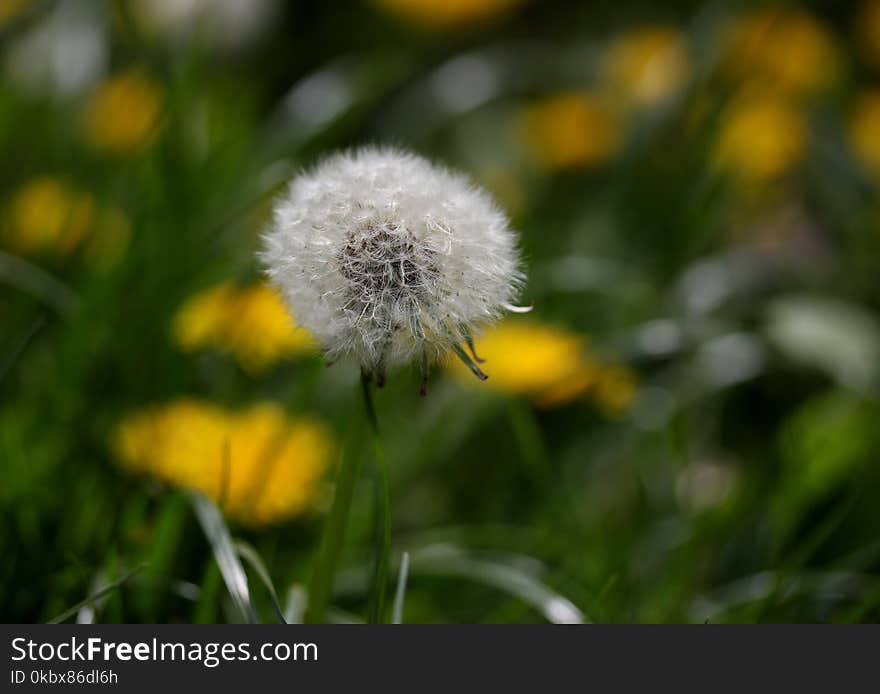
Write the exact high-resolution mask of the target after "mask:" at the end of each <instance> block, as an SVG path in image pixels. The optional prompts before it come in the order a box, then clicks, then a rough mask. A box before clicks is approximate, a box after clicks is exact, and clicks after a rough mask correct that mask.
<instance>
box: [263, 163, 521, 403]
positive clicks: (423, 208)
mask: <svg viewBox="0 0 880 694" xmlns="http://www.w3.org/2000/svg"><path fill="white" fill-rule="evenodd" d="M264 241H265V250H264V252H263V254H262V259H263V261H264V263H265V265H266V268H267V273H268V275H269V277H270V278H271V280H272V282H273V283H274V284H275V285H276V286H277V287H278V288H279V290H280V291H281V293H282V295H283V296H284V298H285V300H286V302H287V306H288V308H289V309H290V311H291V313H292V314H293V315H294V316H296V320H297V322H298V323H299V324H300V325H302V326H303V327H305V328H306V329H307V330H309V331H310V332H311V333H312V334H313V335H314V336H315V337H316V338H317V339H318V341H319V343H320V344H321V345H322V347H323V349H324V351H325V353H326V357H327V359H328V360H329V361H335V360H336V359H338V358H339V357H343V356H352V357H354V358H355V359H357V361H358V362H359V363H360V365H361V367H362V369H363V370H364V371H365V372H367V373H369V374H372V375H373V376H374V377H375V378H376V380H377V382H378V383H380V384H381V383H382V382H383V381H384V378H385V373H386V370H387V369H388V368H391V367H394V366H398V365H401V364H405V363H407V362H411V361H416V360H418V361H419V362H420V363H421V364H422V369H423V379H426V377H427V369H428V367H429V366H430V364H431V363H433V362H436V361H437V360H438V359H439V358H440V357H441V356H442V355H443V354H445V353H447V352H448V351H449V350H450V349H451V350H453V351H454V352H455V353H456V354H458V355H459V356H462V358H463V360H465V361H466V363H467V362H470V365H472V366H471V368H472V370H473V372H474V373H475V374H477V375H478V376H480V377H481V378H482V377H483V375H482V372H481V371H480V369H479V368H477V367H476V364H474V363H473V360H471V359H470V357H469V356H468V355H467V353H466V352H465V351H464V349H462V347H461V344H462V343H465V344H467V343H468V341H469V339H470V336H471V335H473V334H474V333H475V332H476V330H477V328H478V327H479V326H480V325H482V324H485V323H491V322H493V321H494V320H496V319H498V318H499V317H500V316H501V315H502V314H503V313H504V312H505V311H506V310H508V308H509V307H510V306H511V305H512V302H513V301H514V300H515V298H516V295H517V293H518V291H519V289H520V287H521V286H522V283H523V280H524V275H523V273H522V271H521V269H520V260H519V254H518V252H517V248H516V237H515V235H514V233H513V232H512V231H511V230H510V228H509V226H508V220H507V217H506V216H505V215H504V214H503V213H502V212H501V211H500V210H499V209H498V208H497V206H496V205H495V204H494V203H493V202H492V200H491V199H490V198H489V196H488V195H487V194H486V193H485V192H483V191H482V190H481V189H479V188H477V187H476V186H474V185H473V184H472V183H471V182H470V181H468V180H467V179H466V178H465V177H464V176H461V175H459V174H456V173H452V172H450V171H447V170H446V169H443V168H441V167H438V166H435V165H433V164H431V163H430V162H428V161H426V160H425V159H423V158H421V157H419V156H416V155H413V154H408V153H405V152H401V151H398V150H393V149H375V148H368V149H363V150H360V151H358V152H354V153H345V154H337V155H335V156H332V157H330V158H329V159H327V160H326V161H324V162H323V163H322V164H320V165H319V166H318V167H317V168H315V169H314V170H312V171H310V172H306V173H303V174H302V175H300V176H298V177H297V178H295V179H294V180H293V182H292V183H291V185H290V189H289V191H288V193H287V195H286V196H284V197H283V198H282V199H280V200H279V201H278V203H277V205H276V207H275V217H274V223H273V224H272V227H271V228H270V229H269V231H268V232H267V233H266V234H265V237H264ZM425 388H426V383H424V384H423V390H424V389H425Z"/></svg>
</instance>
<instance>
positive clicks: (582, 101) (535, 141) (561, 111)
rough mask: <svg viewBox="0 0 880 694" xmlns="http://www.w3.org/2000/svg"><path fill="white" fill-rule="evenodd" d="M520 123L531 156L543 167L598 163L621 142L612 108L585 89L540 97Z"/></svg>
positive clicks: (605, 159) (608, 156) (552, 167)
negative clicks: (544, 97) (540, 99)
mask: <svg viewBox="0 0 880 694" xmlns="http://www.w3.org/2000/svg"><path fill="white" fill-rule="evenodd" d="M521 124H522V129H523V137H524V140H525V144H526V147H527V148H528V151H529V153H530V155H531V157H532V158H533V159H534V161H535V162H536V163H537V164H538V165H539V166H541V167H543V168H546V169H570V168H578V167H588V166H595V165H598V164H601V163H603V162H605V161H607V160H608V159H609V158H610V157H612V156H613V155H614V153H615V152H616V151H617V149H618V146H619V144H620V136H621V133H620V124H619V123H618V120H617V117H616V115H615V113H614V111H613V109H611V107H610V106H609V104H608V103H607V102H606V101H605V100H604V99H603V98H601V97H599V96H597V95H595V94H591V93H588V92H569V93H563V94H557V95H555V96H551V97H548V98H546V99H543V100H542V101H539V102H538V103H536V104H533V105H532V106H529V107H528V108H527V109H526V110H525V111H524V113H523V114H522V118H521Z"/></svg>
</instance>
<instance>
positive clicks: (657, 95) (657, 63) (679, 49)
mask: <svg viewBox="0 0 880 694" xmlns="http://www.w3.org/2000/svg"><path fill="white" fill-rule="evenodd" d="M688 72H689V63H688V53H687V47H686V46H685V42H684V38H683V37H682V35H681V33H680V32H679V31H677V30H675V29H669V28H665V27H645V28H640V29H635V30H633V31H629V32H627V33H624V34H623V35H621V36H620V37H618V38H617V39H615V40H614V41H612V43H611V45H610V46H609V47H608V53H607V54H606V56H605V58H604V60H603V63H602V81H603V83H604V85H605V87H606V88H608V89H609V90H610V92H611V93H612V94H613V95H614V96H615V97H616V98H618V99H621V100H623V101H625V102H629V103H632V104H634V105H636V106H653V105H656V104H658V103H661V102H663V101H665V100H666V99H668V98H669V97H670V96H672V95H674V94H675V93H676V92H677V91H679V90H680V89H681V88H682V86H683V85H684V83H685V82H686V80H687V78H688Z"/></svg>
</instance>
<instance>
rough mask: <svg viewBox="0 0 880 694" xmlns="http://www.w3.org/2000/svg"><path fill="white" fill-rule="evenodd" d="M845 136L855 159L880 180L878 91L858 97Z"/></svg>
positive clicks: (879, 106) (879, 109)
mask: <svg viewBox="0 0 880 694" xmlns="http://www.w3.org/2000/svg"><path fill="white" fill-rule="evenodd" d="M847 135H848V136H849V142H850V147H852V150H853V152H855V155H856V157H857V158H858V159H859V161H860V162H861V163H862V165H863V166H864V167H865V169H866V170H867V171H869V172H870V173H871V174H872V175H874V176H877V177H878V179H880V89H873V90H870V91H865V92H862V93H861V94H859V95H858V97H857V98H856V100H855V103H854V104H853V106H852V109H851V111H850V115H849V122H848V127H847Z"/></svg>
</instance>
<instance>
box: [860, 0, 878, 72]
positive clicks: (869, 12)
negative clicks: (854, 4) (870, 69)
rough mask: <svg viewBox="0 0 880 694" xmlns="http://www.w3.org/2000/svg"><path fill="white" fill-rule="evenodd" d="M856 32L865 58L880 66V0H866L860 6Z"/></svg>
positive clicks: (875, 65) (870, 62)
mask: <svg viewBox="0 0 880 694" xmlns="http://www.w3.org/2000/svg"><path fill="white" fill-rule="evenodd" d="M856 16H857V20H856V34H857V38H858V43H859V47H860V49H861V52H862V55H864V57H865V60H867V61H868V63H869V64H871V65H872V66H874V67H880V0H865V2H863V3H862V4H861V6H860V8H859V11H858V13H857V15H856Z"/></svg>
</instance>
